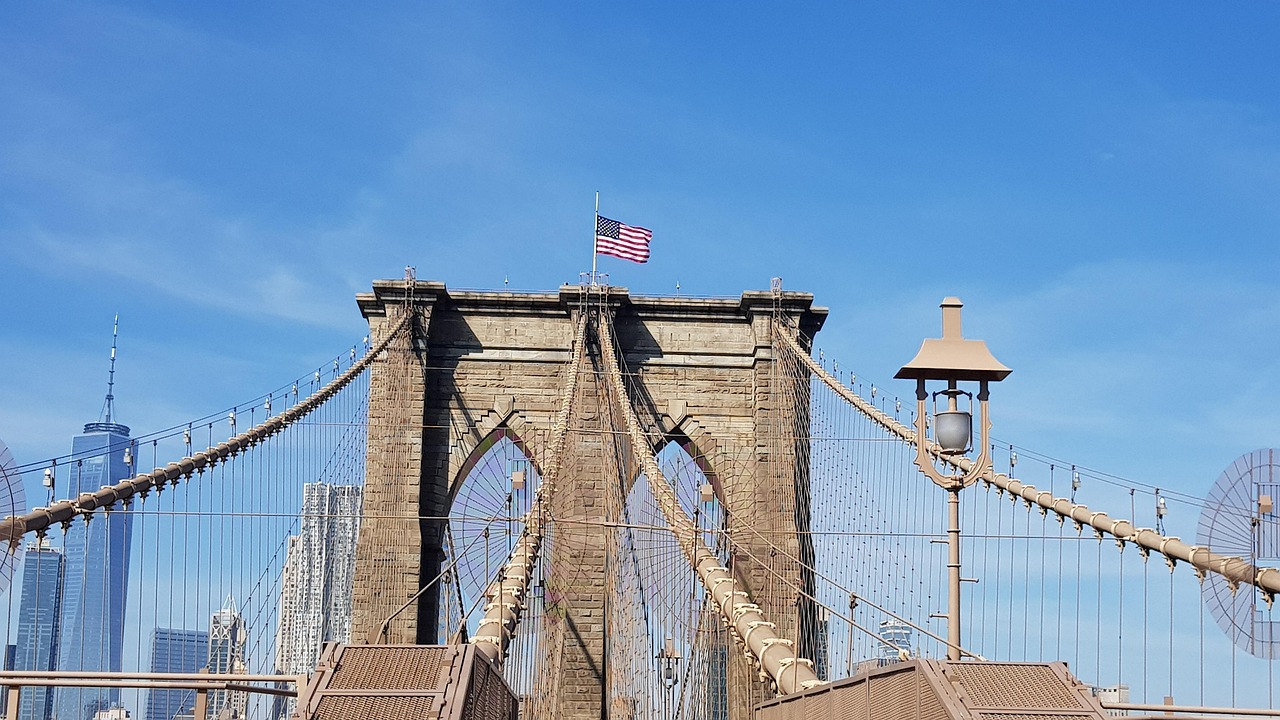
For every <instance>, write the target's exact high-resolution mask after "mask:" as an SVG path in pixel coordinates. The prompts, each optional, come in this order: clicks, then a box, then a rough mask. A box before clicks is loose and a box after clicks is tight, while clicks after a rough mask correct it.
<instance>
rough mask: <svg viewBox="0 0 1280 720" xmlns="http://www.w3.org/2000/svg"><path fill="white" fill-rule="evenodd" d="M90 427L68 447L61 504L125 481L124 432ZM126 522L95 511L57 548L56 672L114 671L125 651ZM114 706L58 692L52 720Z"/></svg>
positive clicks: (93, 694) (106, 694)
mask: <svg viewBox="0 0 1280 720" xmlns="http://www.w3.org/2000/svg"><path fill="white" fill-rule="evenodd" d="M106 417H107V422H96V423H89V424H88V425H85V427H84V434H82V435H77V436H76V437H75V439H74V440H73V441H72V444H71V452H72V454H73V456H74V459H73V460H72V463H73V464H72V467H71V472H70V479H69V483H70V487H68V488H66V490H65V492H64V493H60V494H63V496H64V497H75V496H76V495H78V494H80V493H82V492H93V491H95V490H97V489H98V488H100V487H102V486H103V485H110V484H113V483H116V482H119V481H120V480H123V479H125V478H127V477H129V476H130V475H131V474H132V473H131V468H130V467H129V465H128V463H127V462H126V455H127V453H128V451H129V428H128V427H126V426H124V425H119V424H117V423H113V422H110V418H111V414H110V412H109V411H108V413H107V415H106ZM132 525H133V518H132V515H131V514H130V512H129V511H128V510H126V509H125V508H123V507H116V508H115V509H113V510H110V511H98V512H96V513H94V514H93V515H92V517H89V518H87V521H77V522H74V523H72V524H71V527H70V528H69V529H68V530H67V533H66V539H65V541H64V542H65V544H64V547H63V562H64V567H63V586H62V607H61V612H60V618H59V625H60V638H59V642H58V670H62V671H84V672H103V671H107V672H119V671H120V670H121V669H122V668H121V656H122V653H123V645H124V618H125V595H126V592H127V589H128V580H129V543H130V540H131V535H132ZM118 705H120V690H119V688H59V689H58V690H57V691H56V692H55V693H54V700H53V715H54V717H55V718H56V719H57V720H92V719H93V716H94V715H95V714H96V713H97V712H98V711H100V710H106V709H108V708H112V707H116V706H118Z"/></svg>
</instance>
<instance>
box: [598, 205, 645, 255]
mask: <svg viewBox="0 0 1280 720" xmlns="http://www.w3.org/2000/svg"><path fill="white" fill-rule="evenodd" d="M652 239H653V231H651V230H647V229H645V228H642V227H634V226H632V225H623V224H622V223H620V222H618V221H617V220H610V219H609V218H607V217H601V216H599V215H597V216H596V252H598V253H600V254H601V255H612V256H614V257H620V258H622V259H623V260H630V261H631V262H638V263H645V262H649V241H650V240H652Z"/></svg>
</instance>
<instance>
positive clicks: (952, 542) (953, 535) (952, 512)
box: [947, 487, 960, 660]
mask: <svg viewBox="0 0 1280 720" xmlns="http://www.w3.org/2000/svg"><path fill="white" fill-rule="evenodd" d="M947 659H948V660H959V659H960V488H958V487H956V488H950V489H948V490H947Z"/></svg>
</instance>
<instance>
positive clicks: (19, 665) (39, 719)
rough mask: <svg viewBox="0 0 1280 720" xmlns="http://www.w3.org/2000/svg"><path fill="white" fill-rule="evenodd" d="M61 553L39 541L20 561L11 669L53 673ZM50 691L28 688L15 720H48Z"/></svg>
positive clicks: (56, 640)
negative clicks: (16, 637) (19, 595)
mask: <svg viewBox="0 0 1280 720" xmlns="http://www.w3.org/2000/svg"><path fill="white" fill-rule="evenodd" d="M62 570H63V564H62V553H61V552H59V551H58V550H57V549H55V548H51V547H49V546H48V544H47V542H46V541H44V540H38V541H36V542H35V543H32V544H31V545H30V546H29V547H28V548H27V556H26V558H25V559H24V560H23V570H22V601H21V605H19V607H18V642H17V644H16V647H15V649H14V657H13V669H14V670H44V671H48V670H53V669H54V664H55V662H56V660H57V657H58V610H59V600H60V596H61V593H60V590H61V587H62ZM52 711H53V688H42V687H29V688H24V689H23V690H22V696H21V697H20V698H19V705H18V720H49V717H50V714H51V713H52Z"/></svg>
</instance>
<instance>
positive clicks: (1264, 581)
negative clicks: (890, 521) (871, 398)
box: [774, 323, 1280, 603]
mask: <svg viewBox="0 0 1280 720" xmlns="http://www.w3.org/2000/svg"><path fill="white" fill-rule="evenodd" d="M781 330H782V329H781V328H779V327H778V326H777V324H776V323H775V325H774V333H775V334H776V335H778V336H779V337H780V338H781V339H782V341H783V343H784V345H785V346H786V347H787V348H789V349H790V350H791V352H792V353H793V354H794V355H795V356H796V357H797V358H798V359H799V360H800V361H801V362H803V363H804V364H805V366H806V367H808V368H809V371H810V372H812V373H813V374H814V375H817V376H818V377H819V378H821V379H822V382H823V383H825V384H826V385H827V387H829V388H831V389H832V390H834V391H835V393H836V394H837V395H839V396H840V397H841V398H843V399H844V400H845V401H846V402H848V403H849V404H850V405H853V406H854V407H855V408H857V409H858V410H860V411H861V412H862V413H863V414H864V415H866V416H867V417H869V418H871V420H873V421H874V422H876V423H877V424H878V425H880V426H881V427H882V428H884V429H885V430H887V431H889V432H890V433H892V434H894V435H897V436H898V437H899V438H902V439H903V440H904V441H906V442H908V443H910V444H911V445H917V444H918V443H919V439H918V438H917V437H916V431H915V430H914V429H912V428H909V427H907V426H906V425H903V424H902V423H900V422H898V421H897V420H895V419H893V418H891V417H889V416H888V415H886V414H885V413H883V412H881V411H880V410H878V409H876V408H875V407H874V406H873V405H872V404H871V403H869V402H867V401H866V400H864V399H863V398H862V397H861V396H860V395H858V394H857V393H855V392H854V391H853V390H851V389H849V388H847V387H845V386H844V385H842V384H841V383H840V381H839V380H837V379H836V378H834V377H832V376H831V375H830V373H828V372H827V371H826V370H825V369H824V368H823V367H822V366H821V365H820V364H818V363H817V362H815V361H814V359H813V358H812V357H810V355H809V353H807V352H805V351H804V350H802V349H801V348H800V344H799V343H797V342H796V340H795V338H793V337H791V336H790V334H789V333H786V332H782V331H781ZM925 450H926V451H927V452H928V453H929V454H930V455H932V456H933V457H934V458H936V459H938V460H941V461H942V462H944V463H947V464H949V465H951V466H953V467H955V468H957V469H959V470H961V471H966V472H967V471H968V470H969V469H970V468H972V467H973V461H972V460H970V459H969V458H967V457H956V456H953V455H946V454H943V453H942V452H941V451H940V448H939V446H938V445H937V444H936V443H932V442H930V443H929V444H928V446H927V447H926V448H925ZM979 477H980V479H981V480H982V481H983V482H984V483H986V484H988V485H991V486H994V487H996V488H998V489H1000V490H1004V491H1007V492H1008V493H1010V494H1011V495H1014V496H1016V497H1019V498H1021V499H1022V500H1024V501H1026V502H1028V503H1035V504H1036V505H1039V506H1040V507H1042V508H1044V509H1045V510H1050V511H1052V512H1053V513H1054V514H1056V515H1059V516H1061V517H1063V518H1067V519H1069V520H1071V521H1072V522H1074V523H1075V524H1076V525H1077V526H1083V525H1088V526H1090V527H1092V528H1093V529H1094V530H1096V531H1098V532H1100V533H1106V534H1108V535H1111V536H1112V537H1114V538H1115V539H1116V541H1117V542H1120V543H1123V542H1126V541H1128V542H1132V543H1134V544H1136V545H1138V546H1139V547H1143V548H1146V549H1147V550H1154V551H1156V552H1158V553H1160V554H1161V555H1164V556H1165V557H1166V558H1168V560H1169V562H1170V563H1173V562H1176V561H1178V560H1182V561H1184V562H1187V563H1190V564H1191V566H1192V567H1193V568H1195V571H1196V574H1197V575H1203V574H1204V573H1205V572H1206V571H1208V572H1213V573H1217V574H1218V575H1221V576H1222V577H1223V578H1225V579H1226V581H1227V583H1228V584H1229V585H1231V586H1232V587H1235V586H1237V585H1239V584H1241V583H1244V584H1247V585H1253V586H1255V587H1257V588H1258V589H1259V590H1261V591H1262V594H1263V596H1264V597H1265V599H1266V600H1267V601H1268V603H1269V602H1270V601H1271V600H1272V599H1273V598H1274V597H1275V595H1276V593H1280V568H1274V567H1256V566H1255V565H1253V564H1252V563H1250V562H1249V561H1247V560H1245V559H1243V558H1239V557H1232V556H1228V555H1221V554H1218V553H1215V552H1212V551H1211V550H1209V548H1206V547H1200V546H1197V545H1188V544H1186V543H1184V542H1182V541H1181V540H1179V539H1178V538H1176V537H1167V536H1165V535H1163V534H1161V533H1158V532H1156V531H1155V530H1152V529H1150V528H1139V527H1136V526H1135V525H1134V524H1133V522H1132V521H1130V520H1118V519H1115V518H1112V517H1111V516H1109V515H1107V514H1106V513H1104V512H1095V511H1093V510H1090V509H1089V508H1088V506H1086V505H1079V504H1077V503H1074V502H1072V501H1071V500H1068V499H1067V498H1055V497H1053V493H1051V492H1048V491H1045V490H1040V489H1038V488H1036V487H1035V486H1034V485H1027V484H1026V483H1023V482H1022V481H1020V480H1015V479H1013V478H1011V477H1009V476H1008V475H1006V474H1004V473H998V472H996V471H995V470H994V469H991V468H988V469H987V470H986V471H985V472H983V473H982V475H980V476H979Z"/></svg>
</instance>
